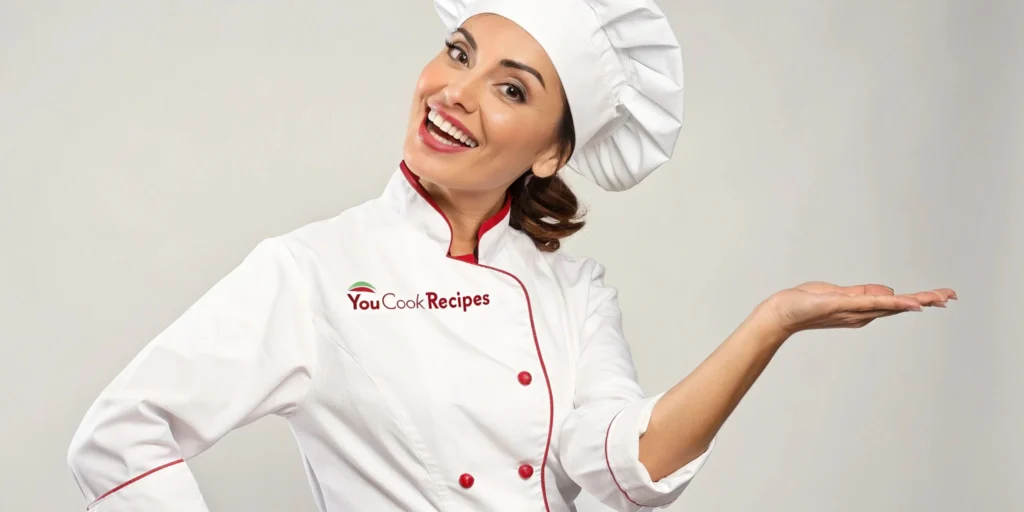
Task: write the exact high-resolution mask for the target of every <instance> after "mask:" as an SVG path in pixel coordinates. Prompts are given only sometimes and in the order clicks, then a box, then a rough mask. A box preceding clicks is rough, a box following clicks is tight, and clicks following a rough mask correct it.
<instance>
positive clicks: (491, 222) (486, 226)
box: [401, 160, 512, 265]
mask: <svg viewBox="0 0 1024 512" xmlns="http://www.w3.org/2000/svg"><path fill="white" fill-rule="evenodd" d="M401 168H402V174H403V175H404V176H405V179H406V180H408V182H409V185H411V186H412V188H413V189H415V190H416V192H417V193H419V195H420V197H422V198H423V200H424V201H426V202H427V203H428V204H430V206H431V207H433V208H434V210H435V211H437V213H438V215H440V216H441V218H442V219H444V221H445V223H446V224H448V236H449V238H448V257H449V258H452V259H456V260H459V261H464V262H466V263H472V264H474V265H475V264H477V256H476V252H478V250H479V248H480V240H481V239H482V238H483V237H484V234H485V233H487V232H488V231H490V230H491V229H492V228H493V227H495V226H497V225H498V224H501V222H502V221H503V220H505V217H507V216H508V214H509V212H511V211H512V195H511V194H509V193H507V192H506V193H505V204H503V205H502V206H501V209H500V210H498V212H497V213H495V214H494V215H492V216H490V217H489V218H488V219H487V220H485V221H484V222H483V224H481V225H480V230H479V231H477V234H476V243H477V250H476V251H474V252H473V253H472V254H464V255H461V256H452V238H454V237H455V234H454V232H453V231H452V223H451V221H449V220H448V216H447V215H445V214H444V211H442V210H441V207H440V206H438V204H437V202H436V201H434V198H433V197H430V194H429V193H428V192H427V190H426V189H425V188H423V185H422V184H421V183H420V177H419V176H417V175H415V174H413V172H412V171H411V170H410V169H409V166H407V165H405V161H404V160H403V161H402V162H401Z"/></svg>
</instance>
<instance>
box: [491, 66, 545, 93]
mask: <svg viewBox="0 0 1024 512" xmlns="http://www.w3.org/2000/svg"><path fill="white" fill-rule="evenodd" d="M501 65H502V66H505V67H507V68H514V69H519V70H522V71H526V72H527V73H529V74H531V75H533V76H535V77H537V80H538V81H539V82H540V86H541V87H543V88H544V90H545V91H546V90H547V89H548V86H547V85H545V84H544V77H542V76H540V72H539V71H537V70H536V69H533V68H531V67H530V66H527V65H526V64H523V63H522V62H516V61H514V60H508V59H501Z"/></svg>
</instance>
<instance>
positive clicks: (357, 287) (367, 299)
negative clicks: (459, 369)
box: [348, 281, 491, 311]
mask: <svg viewBox="0 0 1024 512" xmlns="http://www.w3.org/2000/svg"><path fill="white" fill-rule="evenodd" d="M348 300H349V301H351V302H352V309H353V310H354V311H360V310H362V311H367V310H376V309H381V308H384V309H435V310H436V309H461V310H462V311H468V310H469V308H471V307H480V306H487V305H489V304H490V303H491V295H490V294H489V293H484V294H482V295H481V294H468V293H467V294H464V293H462V292H455V295H450V294H440V293H437V292H424V293H417V294H416V295H415V296H412V297H399V296H398V295H397V294H395V293H391V292H387V293H382V294H379V293H378V292H377V288H376V287H374V286H373V285H372V284H370V283H368V282H366V281H357V282H355V283H352V286H349V287H348Z"/></svg>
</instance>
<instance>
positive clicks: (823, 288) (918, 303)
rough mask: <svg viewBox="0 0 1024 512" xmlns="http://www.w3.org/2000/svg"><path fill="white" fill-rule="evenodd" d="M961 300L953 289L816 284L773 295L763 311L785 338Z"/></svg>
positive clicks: (861, 323)
mask: <svg viewBox="0 0 1024 512" xmlns="http://www.w3.org/2000/svg"><path fill="white" fill-rule="evenodd" d="M956 298H957V296H956V292H954V291H953V290H951V289H949V288H939V289H935V290H931V291H923V292H915V293H908V294H899V295H897V294H895V293H894V292H893V289H892V288H889V287H888V286H883V285H879V284H862V285H856V286H837V285H834V284H831V283H825V282H820V281H813V282H808V283H804V284H802V285H800V286H797V287H794V288H789V289H786V290H782V291H780V292H778V293H776V294H774V295H772V296H771V297H770V298H769V299H768V300H766V301H765V302H764V303H763V304H762V305H761V308H759V309H761V310H762V312H763V313H764V315H765V316H767V317H768V319H769V320H770V321H772V322H773V323H774V324H776V326H777V327H778V328H779V329H780V330H781V332H783V333H784V334H785V335H787V336H788V335H792V334H794V333H796V332H799V331H806V330H810V329H834V328H857V327H863V326H865V325H867V324H869V323H871V322H872V321H873V320H875V319H877V318H881V317H884V316H892V315H895V314H899V313H903V312H905V311H920V310H921V308H922V307H929V306H934V307H946V302H947V301H948V300H950V299H953V300H955V299H956Z"/></svg>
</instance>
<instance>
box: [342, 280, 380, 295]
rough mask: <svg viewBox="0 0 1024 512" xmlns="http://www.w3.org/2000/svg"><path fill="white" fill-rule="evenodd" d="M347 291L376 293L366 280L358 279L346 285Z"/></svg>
mask: <svg viewBox="0 0 1024 512" xmlns="http://www.w3.org/2000/svg"><path fill="white" fill-rule="evenodd" d="M348 291H350V292H356V293H377V289H376V288H374V287H373V285H372V284H370V283H367V282H366V281H359V282H356V283H354V284H353V285H352V286H349V287H348Z"/></svg>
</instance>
